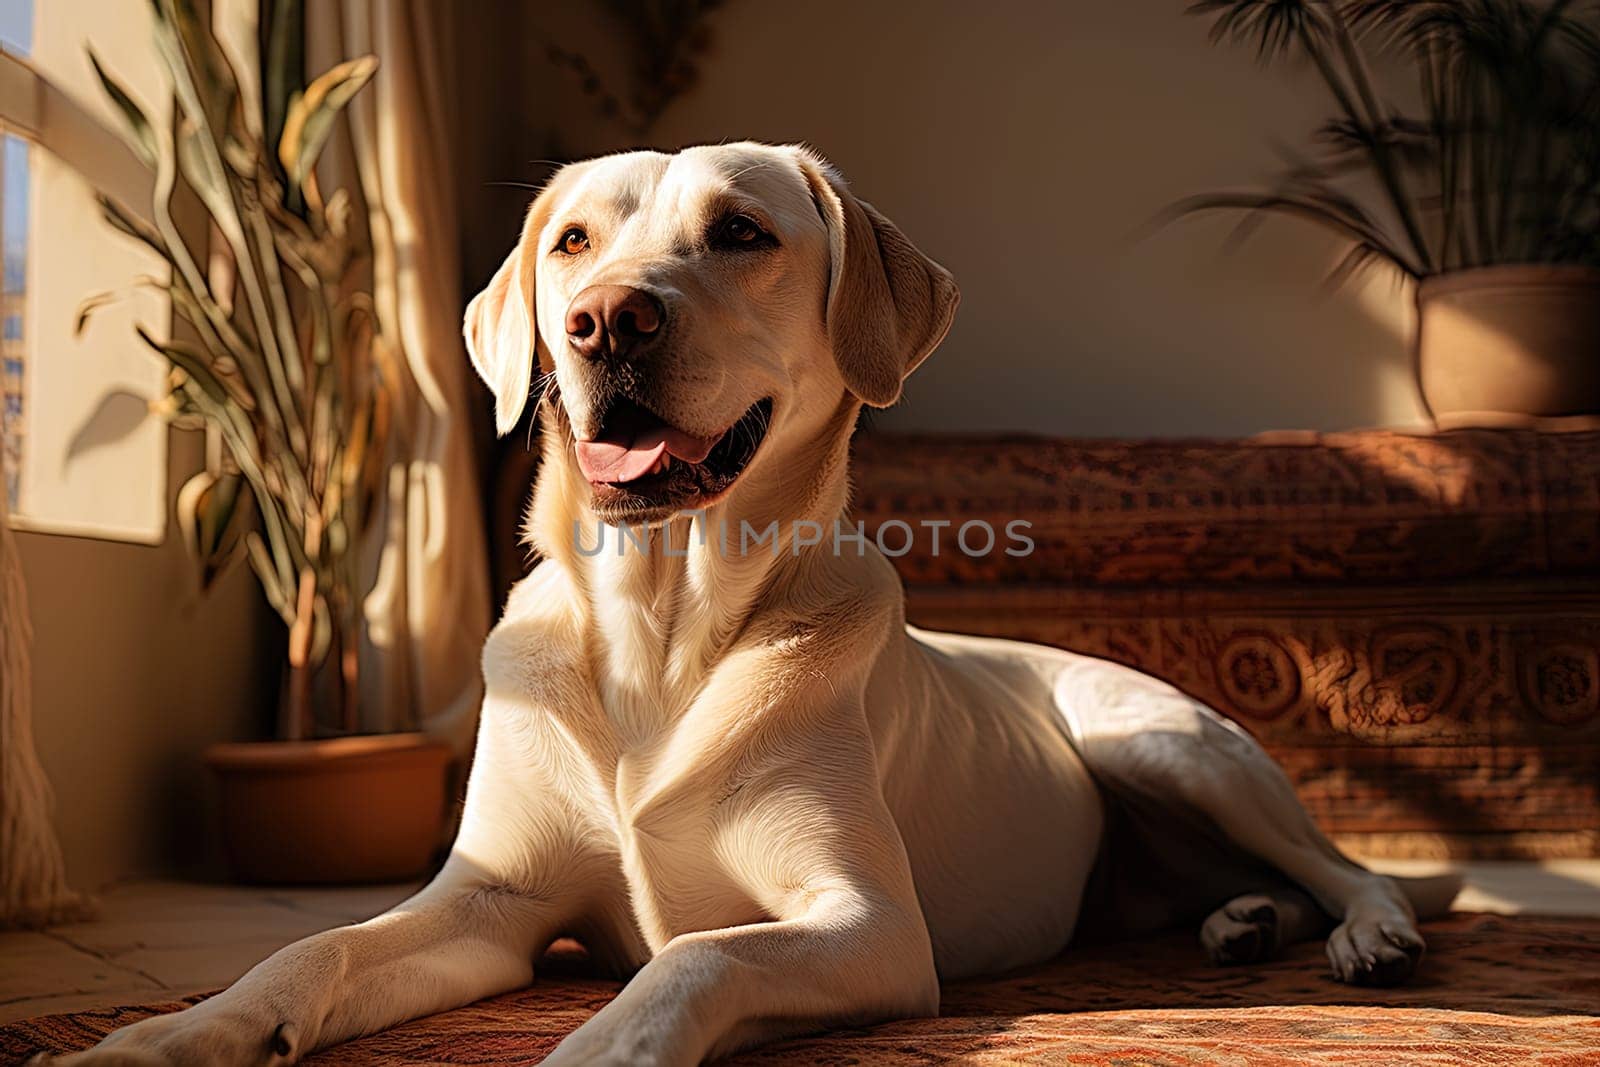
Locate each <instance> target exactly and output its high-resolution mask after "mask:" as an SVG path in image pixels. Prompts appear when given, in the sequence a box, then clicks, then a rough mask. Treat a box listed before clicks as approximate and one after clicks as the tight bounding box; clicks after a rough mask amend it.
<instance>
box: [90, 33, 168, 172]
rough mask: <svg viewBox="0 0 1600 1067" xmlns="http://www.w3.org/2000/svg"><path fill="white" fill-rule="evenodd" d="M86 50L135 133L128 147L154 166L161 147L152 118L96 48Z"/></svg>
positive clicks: (129, 140) (119, 109) (146, 163)
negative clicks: (107, 66) (107, 68)
mask: <svg viewBox="0 0 1600 1067" xmlns="http://www.w3.org/2000/svg"><path fill="white" fill-rule="evenodd" d="M85 51H87V52H88V53H89V64H90V65H91V66H92V67H94V73H95V77H97V78H99V79H100V87H101V88H103V89H104V90H105V91H106V95H107V96H109V97H110V98H111V102H112V103H113V104H115V105H116V106H117V110H118V111H119V112H121V114H122V119H123V121H124V122H126V123H127V124H128V130H129V132H130V133H132V135H133V136H132V137H131V138H129V139H128V147H129V148H131V149H133V152H134V154H135V155H137V156H138V157H139V160H140V162H142V163H143V164H144V165H145V166H147V167H154V166H155V165H156V161H157V158H158V154H159V152H160V147H159V145H158V142H157V141H156V131H155V128H154V127H152V126H151V125H150V119H149V118H148V117H147V116H146V115H145V113H144V110H143V109H142V108H140V107H139V105H138V104H136V103H134V100H133V97H131V96H129V95H128V92H127V90H125V89H124V88H123V87H122V86H121V85H120V84H118V82H117V80H116V79H115V78H113V77H112V76H111V75H110V74H109V73H107V72H106V68H105V67H104V66H102V65H101V63H100V57H99V56H97V55H95V54H94V49H92V48H89V49H85Z"/></svg>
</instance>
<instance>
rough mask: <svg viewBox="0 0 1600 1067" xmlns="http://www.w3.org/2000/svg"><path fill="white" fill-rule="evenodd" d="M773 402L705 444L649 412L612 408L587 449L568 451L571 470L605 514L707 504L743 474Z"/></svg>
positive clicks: (623, 403) (627, 404)
mask: <svg viewBox="0 0 1600 1067" xmlns="http://www.w3.org/2000/svg"><path fill="white" fill-rule="evenodd" d="M771 421H772V398H771V397H768V398H767V399H765V400H759V401H757V402H756V403H754V404H752V405H750V408H749V410H747V411H746V412H745V413H744V414H743V415H742V416H740V418H739V420H738V421H737V422H735V423H734V424H733V425H732V426H730V427H729V428H728V429H727V430H725V431H723V432H722V433H720V434H717V435H715V436H712V437H696V436H694V435H692V434H688V433H685V432H684V431H682V430H680V429H678V428H677V427H676V426H673V425H672V424H671V423H669V422H667V421H666V420H665V419H663V418H661V417H660V416H659V415H657V414H655V413H654V412H653V411H650V410H649V409H648V408H644V407H641V406H640V405H638V404H635V403H633V402H632V401H629V400H619V401H617V403H616V404H615V405H613V406H612V408H611V410H610V411H608V412H607V413H606V417H605V421H604V422H603V423H602V425H601V428H600V433H599V434H598V435H596V437H595V438H594V440H592V441H578V442H576V444H575V446H574V447H575V450H576V452H577V458H578V467H579V469H580V470H582V471H583V476H584V478H585V479H586V480H587V481H588V482H589V484H590V485H591V486H593V488H594V492H595V502H596V504H598V505H600V507H601V508H602V510H604V511H613V512H622V513H641V514H642V513H647V512H655V511H659V510H662V509H665V508H672V509H674V510H676V509H680V508H685V507H692V506H695V505H696V504H700V503H706V502H709V501H711V500H714V499H715V498H716V497H719V496H721V495H722V494H723V493H725V492H727V490H728V489H729V488H730V487H731V486H732V485H733V483H734V482H735V481H737V480H738V478H739V475H741V474H743V473H744V470H745V468H746V467H748V466H749V465H750V461H751V460H752V459H754V458H755V455H756V452H757V451H758V450H759V449H760V448H761V442H762V441H763V440H765V439H766V435H767V427H768V425H769V424H770V423H771Z"/></svg>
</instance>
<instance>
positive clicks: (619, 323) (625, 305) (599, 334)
mask: <svg viewBox="0 0 1600 1067" xmlns="http://www.w3.org/2000/svg"><path fill="white" fill-rule="evenodd" d="M666 319H667V312H666V309H665V308H664V307H662V306H661V301H659V300H657V299H656V298H655V297H653V296H651V295H650V294H649V293H647V292H645V291H644V290H643V289H635V288H633V287H632V286H629V285H591V286H589V288H587V289H585V290H584V291H583V292H581V293H579V294H578V295H577V296H576V297H574V298H573V301H572V305H571V306H570V307H568V308H567V339H568V340H569V341H571V342H572V347H573V348H575V349H577V350H578V351H579V352H580V353H581V354H583V355H584V356H587V357H588V358H589V359H599V358H601V357H603V356H606V357H612V358H615V359H627V358H628V357H629V356H630V355H632V354H633V353H634V352H635V351H637V350H638V349H639V348H640V347H642V346H643V345H644V344H645V343H646V342H648V341H649V340H650V339H651V338H652V337H654V336H656V334H658V333H660V332H661V327H662V326H663V325H664V324H665V323H666Z"/></svg>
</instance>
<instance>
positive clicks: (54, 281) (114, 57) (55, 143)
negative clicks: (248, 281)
mask: <svg viewBox="0 0 1600 1067" xmlns="http://www.w3.org/2000/svg"><path fill="white" fill-rule="evenodd" d="M150 17H151V16H150V12H149V7H148V5H146V4H140V3H131V2H129V0H72V2H71V3H63V2H60V0H48V2H41V0H0V246H3V253H4V271H3V278H0V389H3V406H0V448H3V457H4V460H5V465H6V484H5V487H4V488H5V492H6V493H7V494H8V496H9V500H10V503H11V505H12V517H13V524H14V525H16V526H17V527H19V528H23V529H33V530H41V531H47V532H52V533H67V534H77V535H84V536H92V537H106V538H114V539H117V540H129V541H136V542H142V543H146V544H153V543H157V542H159V541H161V540H162V539H163V537H164V536H165V533H166V517H167V499H166V474H167V454H166V448H167V428H166V425H165V424H164V423H163V422H162V421H161V420H160V419H159V418H157V417H155V416H154V415H152V414H150V411H149V402H150V401H152V400H154V399H156V398H158V397H159V396H160V395H161V394H162V392H163V388H164V382H165V369H164V367H163V364H162V362H161V361H160V360H158V359H157V358H155V357H154V356H153V355H152V354H151V353H150V352H149V351H148V350H147V349H146V348H145V347H144V345H143V344H142V343H141V342H140V341H139V340H138V338H137V336H136V334H135V332H134V326H135V324H136V323H139V324H143V325H144V326H146V327H147V328H148V329H150V330H152V331H153V333H154V335H155V336H156V337H158V338H165V337H166V336H167V334H168V332H169V328H170V325H171V322H170V319H171V315H170V308H169V307H168V305H167V303H166V301H165V298H164V297H162V296H161V295H160V294H159V293H154V292H149V291H143V290H141V291H136V292H134V293H133V294H132V295H130V297H129V298H128V299H126V300H119V301H117V302H116V303H115V304H114V305H111V306H109V307H107V308H105V309H104V310H102V311H101V312H99V313H97V314H96V315H95V317H94V318H93V319H92V320H91V321H90V323H89V326H88V328H87V329H86V330H85V331H84V332H83V333H82V335H81V336H80V335H79V333H78V330H77V319H78V309H79V306H80V305H81V304H82V302H83V301H84V300H85V299H86V298H87V297H90V296H92V295H95V294H98V293H102V292H106V291H111V290H116V291H125V290H127V289H128V287H129V286H130V283H132V282H133V281H134V280H135V279H136V278H139V277H141V276H151V275H153V276H155V277H156V278H158V279H162V278H165V277H166V267H165V264H164V262H163V261H162V260H161V258H160V257H159V256H157V255H156V254H155V253H153V252H151V251H150V250H149V249H145V248H142V247H140V246H139V245H137V244H136V243H134V242H133V241H130V240H128V239H127V238H125V237H122V236H121V235H119V234H117V233H115V232H114V231H113V230H112V229H111V228H110V227H109V226H108V225H107V224H106V223H105V221H104V220H103V219H102V218H101V216H100V209H99V206H98V204H97V203H96V200H95V194H96V192H97V191H99V192H103V193H106V194H108V195H111V196H113V197H115V198H116V199H118V200H119V201H121V202H123V203H124V204H126V205H127V206H128V207H129V208H131V209H133V210H135V211H138V212H140V213H145V212H148V210H149V196H150V193H149V190H150V187H151V176H150V174H149V173H148V171H147V170H146V169H145V167H144V166H143V165H142V164H141V163H140V162H139V161H138V159H137V158H136V157H135V156H134V155H133V153H132V152H130V151H129V150H128V149H127V147H126V146H125V145H124V144H123V143H122V141H121V138H120V136H119V134H118V133H117V132H116V131H118V130H119V129H120V127H119V126H118V119H117V116H116V115H115V113H114V111H113V107H112V105H111V104H110V102H109V101H107V100H106V99H105V94H104V92H103V90H102V89H101V87H100V84H99V81H98V80H97V79H96V77H95V75H94V71H93V68H92V67H91V65H90V63H89V50H90V49H92V50H93V51H94V53H95V55H97V56H98V57H99V58H100V60H101V61H102V62H103V63H104V64H105V65H106V67H107V68H108V69H110V70H111V71H113V72H114V73H115V75H116V77H117V78H118V80H119V81H120V82H121V83H122V84H123V85H124V86H125V87H126V88H127V89H128V90H129V92H130V93H132V94H133V95H134V96H135V97H136V98H137V99H138V100H139V102H140V103H141V104H142V105H143V106H144V108H145V110H146V113H147V114H149V115H150V117H151V120H152V121H153V122H156V123H165V122H168V121H170V116H171V105H170V101H169V99H168V93H169V90H168V89H167V87H166V83H165V79H164V78H163V76H162V73H161V68H160V61H159V59H158V58H157V56H156V54H155V49H154V46H153V44H152V34H151V26H150V21H149V20H150ZM43 235H48V240H44V239H42V237H43Z"/></svg>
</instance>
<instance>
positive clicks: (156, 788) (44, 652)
mask: <svg viewBox="0 0 1600 1067" xmlns="http://www.w3.org/2000/svg"><path fill="white" fill-rule="evenodd" d="M196 437H197V435H195V434H186V433H174V434H173V437H172V450H171V453H172V454H171V460H170V463H171V467H170V470H169V477H170V484H172V485H178V484H180V483H181V480H182V479H183V478H185V477H187V476H188V474H189V473H190V472H192V471H193V470H195V469H196V468H197V467H198V461H199V453H198V448H197V445H198V444H199V442H198V440H196ZM17 541H18V543H19V544H20V546H21V552H22V566H23V576H24V578H25V579H26V581H27V583H28V597H29V607H30V609H31V610H30V614H31V615H32V619H33V630H34V637H33V701H34V734H35V737H36V740H37V742H38V748H39V757H40V760H41V762H42V763H43V764H44V767H45V771H46V773H47V774H48V775H49V777H50V781H51V783H52V784H53V785H54V787H55V791H56V827H57V829H58V830H59V831H60V835H61V842H62V847H63V850H64V851H65V853H66V858H67V873H68V875H69V876H70V877H71V879H72V880H73V883H74V884H75V885H77V886H79V887H80V888H94V887H96V886H99V885H102V884H104V883H106V882H108V881H112V880H115V879H120V878H127V877H132V876H135V875H140V874H150V873H166V872H171V871H175V870H192V869H195V868H196V867H197V866H198V867H204V866H206V865H207V864H208V863H209V862H212V861H213V860H214V850H213V849H212V845H213V843H214V834H213V833H212V830H213V827H212V825H211V816H210V801H211V799H212V798H211V795H210V792H209V785H210V783H209V782H207V781H206V778H205V774H204V771H203V768H202V766H201V764H200V760H199V753H200V751H201V750H202V749H204V748H205V746H206V745H208V744H210V743H211V742H213V741H221V740H242V739H246V738H256V737H260V736H263V731H264V730H267V729H270V726H271V721H272V719H271V708H272V707H273V706H274V705H273V704H272V701H273V698H274V696H275V693H276V674H275V673H274V670H275V668H274V665H273V664H274V660H273V649H274V648H275V646H274V644H273V641H272V638H274V637H275V636H276V630H277V627H276V625H275V620H273V619H271V618H269V617H266V615H265V614H264V609H263V608H262V607H261V606H260V600H261V594H260V592H259V591H258V590H257V588H256V585H255V581H254V579H253V578H252V577H251V576H250V575H249V574H248V572H247V569H246V568H242V567H241V568H239V569H236V570H235V571H234V572H233V573H232V574H231V575H230V576H229V577H228V579H227V580H226V581H225V582H224V583H223V585H222V586H221V587H220V588H218V589H217V590H215V591H214V592H213V594H212V595H211V596H209V597H207V598H205V599H204V600H201V599H199V598H198V597H197V596H196V595H195V594H194V592H193V591H192V589H193V580H192V578H191V577H190V565H189V562H188V559H187V558H186V557H185V555H184V549H183V545H182V543H181V542H180V541H179V540H178V538H177V537H176V536H175V535H174V536H172V537H169V538H168V540H167V542H166V543H165V544H163V545H160V546H156V547H150V546H145V545H132V544H117V543H114V542H110V541H95V540H89V539H86V538H77V537H58V536H53V535H48V534H33V533H18V534H17Z"/></svg>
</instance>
